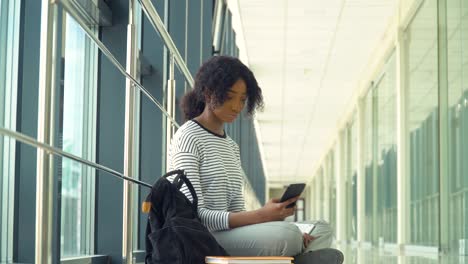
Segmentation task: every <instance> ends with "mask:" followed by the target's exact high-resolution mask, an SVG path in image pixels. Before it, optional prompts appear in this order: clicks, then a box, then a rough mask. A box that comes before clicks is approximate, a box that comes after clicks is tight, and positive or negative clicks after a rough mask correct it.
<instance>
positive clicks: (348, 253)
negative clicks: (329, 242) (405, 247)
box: [337, 246, 468, 264]
mask: <svg viewBox="0 0 468 264" xmlns="http://www.w3.org/2000/svg"><path fill="white" fill-rule="evenodd" d="M337 248H338V249H340V250H341V251H342V252H343V253H344V255H345V261H344V263H346V264H376V263H379V264H468V256H458V255H438V254H423V253H417V252H414V253H413V252H411V253H408V254H405V255H401V254H398V253H397V252H396V251H390V250H383V249H378V248H355V247H351V246H346V247H343V246H341V247H340V246H338V247H337Z"/></svg>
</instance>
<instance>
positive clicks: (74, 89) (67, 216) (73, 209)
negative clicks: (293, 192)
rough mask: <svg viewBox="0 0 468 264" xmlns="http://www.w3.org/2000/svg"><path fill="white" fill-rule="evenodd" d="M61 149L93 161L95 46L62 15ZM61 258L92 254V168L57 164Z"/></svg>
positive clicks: (79, 28)
mask: <svg viewBox="0 0 468 264" xmlns="http://www.w3.org/2000/svg"><path fill="white" fill-rule="evenodd" d="M64 21H65V22H64V26H65V31H64V32H65V34H64V38H65V41H64V43H65V47H64V69H65V70H64V86H63V90H62V92H63V127H62V130H63V137H62V139H63V141H62V144H63V146H62V147H63V149H64V151H66V152H69V153H71V154H74V155H77V156H79V157H82V158H84V159H87V160H90V161H94V160H95V145H96V144H95V142H96V74H97V70H96V69H97V47H96V46H95V44H94V43H92V42H91V41H90V40H89V38H88V37H86V35H85V32H84V31H83V29H81V27H80V26H79V25H78V24H77V23H76V22H75V21H74V20H73V18H71V17H70V16H68V15H65V17H64ZM61 173H62V214H61V253H62V257H69V256H77V255H89V254H92V253H93V241H94V224H93V223H94V184H95V181H94V170H93V169H91V168H90V167H87V166H84V165H82V164H80V163H77V162H74V161H71V160H69V159H63V161H62V172H61Z"/></svg>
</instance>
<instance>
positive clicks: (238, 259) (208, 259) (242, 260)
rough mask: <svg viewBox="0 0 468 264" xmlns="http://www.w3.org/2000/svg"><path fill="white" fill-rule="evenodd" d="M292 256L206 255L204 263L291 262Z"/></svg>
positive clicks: (261, 263) (274, 263)
mask: <svg viewBox="0 0 468 264" xmlns="http://www.w3.org/2000/svg"><path fill="white" fill-rule="evenodd" d="M292 261H293V258H292V257H206V258H205V263H206V264H235V263H236V264H291V263H293V262H292Z"/></svg>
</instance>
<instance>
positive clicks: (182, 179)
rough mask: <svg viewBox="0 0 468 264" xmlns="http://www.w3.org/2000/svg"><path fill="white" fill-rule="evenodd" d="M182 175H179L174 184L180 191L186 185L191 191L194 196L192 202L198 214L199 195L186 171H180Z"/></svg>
mask: <svg viewBox="0 0 468 264" xmlns="http://www.w3.org/2000/svg"><path fill="white" fill-rule="evenodd" d="M180 172H181V173H179V174H177V176H176V177H175V178H174V181H173V182H172V184H173V185H174V186H175V187H176V188H177V189H178V190H180V188H181V187H182V185H183V184H184V183H185V185H186V186H187V188H188V189H189V191H190V194H191V195H192V198H193V202H192V207H193V209H194V211H195V212H196V213H197V212H198V196H197V193H196V192H195V188H193V185H192V183H191V182H190V180H189V179H188V178H187V175H186V174H185V171H180Z"/></svg>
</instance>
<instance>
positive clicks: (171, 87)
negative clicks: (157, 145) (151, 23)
mask: <svg viewBox="0 0 468 264" xmlns="http://www.w3.org/2000/svg"><path fill="white" fill-rule="evenodd" d="M169 56H170V57H169V78H168V80H167V97H166V100H167V101H166V107H167V112H168V113H169V115H170V116H174V115H175V92H176V91H175V87H176V81H175V76H174V64H175V63H174V56H173V55H172V54H170V55H169ZM166 120H167V121H166V153H167V156H168V155H169V150H170V146H171V140H172V136H173V134H174V132H175V131H174V127H173V126H172V125H171V122H170V120H169V119H168V118H166ZM168 168H169V159H168V158H167V159H166V170H167V169H168Z"/></svg>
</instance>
